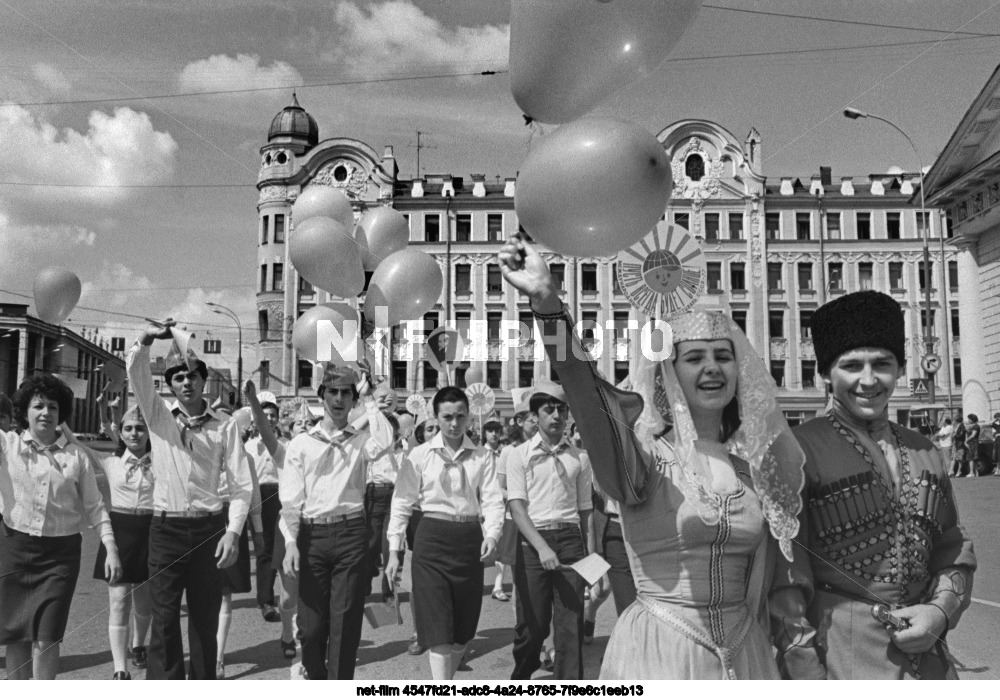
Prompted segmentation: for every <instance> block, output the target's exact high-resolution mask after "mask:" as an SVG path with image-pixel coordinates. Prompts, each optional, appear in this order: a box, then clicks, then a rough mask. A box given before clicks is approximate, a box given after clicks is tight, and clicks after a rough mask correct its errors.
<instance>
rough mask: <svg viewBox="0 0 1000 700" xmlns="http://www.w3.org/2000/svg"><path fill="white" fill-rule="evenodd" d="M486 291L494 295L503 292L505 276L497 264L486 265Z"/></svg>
mask: <svg viewBox="0 0 1000 700" xmlns="http://www.w3.org/2000/svg"><path fill="white" fill-rule="evenodd" d="M486 291H487V292H491V293H494V294H495V293H497V292H502V291H503V274H502V273H501V272H500V266H499V265H498V264H496V263H487V265H486Z"/></svg>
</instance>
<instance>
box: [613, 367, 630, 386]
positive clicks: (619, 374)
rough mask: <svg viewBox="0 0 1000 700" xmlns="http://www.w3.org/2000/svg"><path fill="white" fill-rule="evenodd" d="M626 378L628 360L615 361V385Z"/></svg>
mask: <svg viewBox="0 0 1000 700" xmlns="http://www.w3.org/2000/svg"><path fill="white" fill-rule="evenodd" d="M626 379H628V362H615V385H618V384H621V383H622V382H624V381H625V380H626Z"/></svg>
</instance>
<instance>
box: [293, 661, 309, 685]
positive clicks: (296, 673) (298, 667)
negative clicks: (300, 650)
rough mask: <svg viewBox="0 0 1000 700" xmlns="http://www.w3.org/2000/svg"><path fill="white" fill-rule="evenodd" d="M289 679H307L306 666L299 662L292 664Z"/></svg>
mask: <svg viewBox="0 0 1000 700" xmlns="http://www.w3.org/2000/svg"><path fill="white" fill-rule="evenodd" d="M291 680H293V681H307V680H309V675H308V674H307V673H306V668H305V666H303V665H302V664H300V663H295V664H292V668H291Z"/></svg>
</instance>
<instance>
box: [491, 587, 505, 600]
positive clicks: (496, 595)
mask: <svg viewBox="0 0 1000 700" xmlns="http://www.w3.org/2000/svg"><path fill="white" fill-rule="evenodd" d="M490 597H491V598H493V600H499V601H500V602H501V603H506V602H509V601H510V596H509V595H507V594H506V593H504V591H503V589H502V588H494V589H493V593H491V594H490Z"/></svg>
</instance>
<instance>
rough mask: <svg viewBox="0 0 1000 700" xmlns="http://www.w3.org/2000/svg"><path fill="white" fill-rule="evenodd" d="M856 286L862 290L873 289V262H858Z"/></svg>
mask: <svg viewBox="0 0 1000 700" xmlns="http://www.w3.org/2000/svg"><path fill="white" fill-rule="evenodd" d="M858 286H859V287H860V288H861V289H862V290H869V289H875V265H874V264H873V263H870V262H863V263H858Z"/></svg>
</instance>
